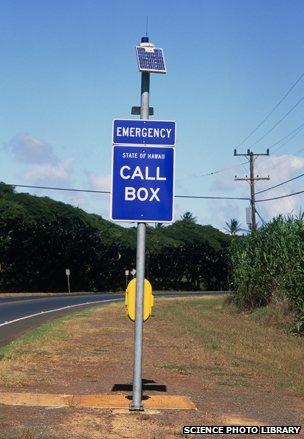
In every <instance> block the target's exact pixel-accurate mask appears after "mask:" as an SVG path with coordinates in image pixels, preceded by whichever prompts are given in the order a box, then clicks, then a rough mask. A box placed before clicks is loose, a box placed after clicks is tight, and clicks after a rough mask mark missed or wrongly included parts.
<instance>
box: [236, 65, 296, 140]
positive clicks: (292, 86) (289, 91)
mask: <svg viewBox="0 0 304 439" xmlns="http://www.w3.org/2000/svg"><path fill="white" fill-rule="evenodd" d="M303 77H304V73H302V74H301V75H300V76H299V77H298V79H297V80H296V81H295V82H294V83H293V84H292V85H291V86H290V87H289V89H288V90H287V92H286V93H285V94H284V96H283V97H282V98H281V99H280V100H279V102H278V103H277V104H276V105H275V106H274V107H273V108H272V110H270V111H269V113H267V114H266V116H265V117H264V119H263V120H262V121H261V122H260V123H259V124H258V125H257V126H256V127H255V128H254V129H253V130H252V131H250V133H249V134H248V136H246V137H245V138H244V139H243V140H242V141H241V142H240V143H239V144H238V145H237V146H236V148H239V147H240V146H242V145H243V143H244V142H246V140H248V139H249V138H250V137H251V136H252V135H253V134H254V133H255V132H256V131H257V130H258V129H259V128H260V127H261V126H262V125H263V123H264V122H266V120H267V119H268V118H269V117H270V116H271V115H272V113H274V111H275V110H276V109H277V108H278V106H279V105H281V103H282V102H283V101H284V100H285V99H286V98H287V96H288V95H289V94H290V93H291V91H292V90H293V89H294V88H295V86H296V85H297V84H298V83H299V82H300V81H301V79H302V78H303Z"/></svg>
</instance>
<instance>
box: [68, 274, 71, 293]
mask: <svg viewBox="0 0 304 439" xmlns="http://www.w3.org/2000/svg"><path fill="white" fill-rule="evenodd" d="M67 278H68V292H69V293H70V292H71V288H70V275H69V274H68V275H67Z"/></svg>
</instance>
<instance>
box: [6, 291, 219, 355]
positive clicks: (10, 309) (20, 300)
mask: <svg viewBox="0 0 304 439" xmlns="http://www.w3.org/2000/svg"><path fill="white" fill-rule="evenodd" d="M221 293H223V292H214V291H213V292H211V293H210V292H203V293H202V292H191V291H190V292H180V291H179V292H177V291H170V292H159V293H156V295H157V296H158V295H160V296H177V295H181V296H190V295H191V296H192V295H205V294H221ZM123 299H124V295H123V294H119V293H100V294H94V295H92V294H82V295H77V296H44V297H43V296H41V297H37V296H36V297H30V296H27V297H26V296H18V297H3V298H1V297H0V346H4V345H5V344H7V343H9V342H10V341H12V340H14V339H15V338H16V337H19V336H21V335H22V334H24V333H25V332H26V331H28V330H29V329H32V328H35V327H37V326H39V325H41V324H42V323H45V322H47V321H49V320H52V319H54V318H56V317H59V316H61V315H63V314H66V313H68V312H71V311H76V310H78V309H82V308H84V307H88V306H96V305H101V304H102V303H108V302H112V301H118V300H123Z"/></svg>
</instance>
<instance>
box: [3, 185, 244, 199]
mask: <svg viewBox="0 0 304 439" xmlns="http://www.w3.org/2000/svg"><path fill="white" fill-rule="evenodd" d="M8 186H13V187H22V188H30V189H47V190H54V191H69V192H88V193H96V194H110V193H111V192H110V191H104V190H93V189H76V188H63V187H51V186H34V185H25V184H10V183H8ZM175 198H193V199H206V200H245V201H248V200H249V198H245V197H225V196H208V195H175Z"/></svg>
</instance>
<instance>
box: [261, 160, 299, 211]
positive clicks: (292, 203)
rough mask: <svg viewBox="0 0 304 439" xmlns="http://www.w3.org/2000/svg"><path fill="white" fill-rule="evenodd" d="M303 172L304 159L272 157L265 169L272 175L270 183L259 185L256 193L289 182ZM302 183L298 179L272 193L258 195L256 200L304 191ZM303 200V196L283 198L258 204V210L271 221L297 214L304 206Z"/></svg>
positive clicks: (273, 190)
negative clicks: (275, 218) (279, 216)
mask: <svg viewBox="0 0 304 439" xmlns="http://www.w3.org/2000/svg"><path fill="white" fill-rule="evenodd" d="M303 170H304V157H300V156H293V155H280V156H272V157H270V158H269V159H267V167H265V168H264V171H266V172H267V174H268V173H269V175H270V181H267V182H263V183H259V184H258V185H257V189H256V191H257V192H258V191H259V190H263V189H266V188H267V187H271V186H275V185H276V184H279V183H280V182H282V181H285V180H289V179H290V178H293V177H295V176H296V175H298V174H300V173H301V172H303ZM261 174H262V173H261ZM300 181H301V180H300V179H297V180H294V181H292V182H290V183H287V184H284V185H282V186H279V187H277V188H275V189H272V190H270V191H267V192H263V193H261V194H257V196H256V198H257V199H263V198H272V197H277V196H281V195H284V194H289V193H293V192H297V191H299V190H301V189H303V183H302V185H301V184H300ZM302 200H303V197H302V196H301V195H298V196H293V197H289V198H281V199H279V200H273V201H267V202H264V203H257V208H258V209H259V210H260V211H261V212H263V214H264V215H265V216H266V218H267V219H271V218H273V217H275V216H277V215H280V214H283V215H288V214H297V213H298V212H299V210H300V209H301V207H302V206H303V201H302ZM302 208H303V207H302Z"/></svg>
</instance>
